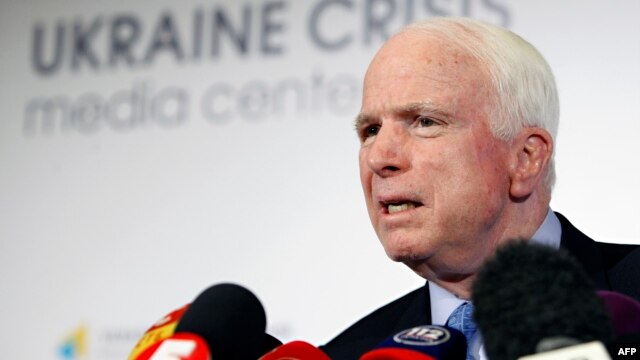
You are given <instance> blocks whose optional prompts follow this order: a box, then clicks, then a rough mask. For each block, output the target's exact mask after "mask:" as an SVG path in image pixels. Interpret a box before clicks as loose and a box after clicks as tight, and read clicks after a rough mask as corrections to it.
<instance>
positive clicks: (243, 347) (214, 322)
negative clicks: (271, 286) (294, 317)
mask: <svg viewBox="0 0 640 360" xmlns="http://www.w3.org/2000/svg"><path fill="white" fill-rule="evenodd" d="M265 327H266V316H265V313H264V309H263V307H262V304H261V303H260V301H259V300H258V298H257V297H256V296H255V295H254V294H253V293H251V292H250V291H249V290H247V289H245V288H243V287H241V286H238V285H234V284H219V285H214V286H212V287H210V288H208V289H206V290H205V291H203V292H202V293H201V294H200V295H198V296H197V297H196V299H195V300H194V301H193V302H192V303H191V304H190V305H186V306H184V307H183V308H180V309H178V310H176V311H174V312H173V313H171V314H170V315H169V316H168V317H165V321H164V322H161V323H160V324H156V325H154V326H152V327H151V329H149V330H148V331H147V333H145V335H144V336H143V338H142V339H141V340H140V342H139V343H138V345H136V347H135V348H134V350H133V352H132V354H131V356H130V357H129V359H130V360H147V359H152V360H169V359H171V360H173V359H184V360H207V359H212V360H255V359H257V358H258V357H259V356H260V355H262V354H264V353H265V352H267V351H269V350H271V349H273V348H274V347H276V346H278V345H280V344H281V343H280V342H279V341H278V340H277V339H275V338H274V337H272V336H270V335H268V334H266V333H265ZM159 329H162V331H159Z"/></svg>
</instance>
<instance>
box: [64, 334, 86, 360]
mask: <svg viewBox="0 0 640 360" xmlns="http://www.w3.org/2000/svg"><path fill="white" fill-rule="evenodd" d="M58 355H59V358H60V359H62V360H81V359H85V357H86V355H87V329H86V328H85V327H84V326H80V327H78V328H77V329H76V330H74V331H72V332H71V333H70V334H69V335H67V336H66V338H65V339H64V340H63V341H62V344H60V346H59V347H58Z"/></svg>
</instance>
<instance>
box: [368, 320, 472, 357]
mask: <svg viewBox="0 0 640 360" xmlns="http://www.w3.org/2000/svg"><path fill="white" fill-rule="evenodd" d="M466 354H467V340H466V339H465V337H464V335H463V334H462V333H461V332H460V331H458V330H456V329H452V328H450V327H448V326H439V325H423V326H417V327H414V328H411V329H407V330H404V331H401V332H399V333H397V334H395V335H394V336H392V337H390V338H388V339H387V340H385V341H384V342H382V343H381V344H380V345H378V346H376V348H375V349H373V350H371V351H369V352H367V353H365V354H363V355H362V356H361V357H360V360H410V359H414V360H464V359H466Z"/></svg>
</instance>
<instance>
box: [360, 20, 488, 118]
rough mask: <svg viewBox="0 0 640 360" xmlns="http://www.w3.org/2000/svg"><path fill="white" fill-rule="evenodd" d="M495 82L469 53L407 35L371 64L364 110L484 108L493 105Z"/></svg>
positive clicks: (420, 35) (434, 38)
mask: <svg viewBox="0 0 640 360" xmlns="http://www.w3.org/2000/svg"><path fill="white" fill-rule="evenodd" d="M489 79H490V78H489V77H488V76H487V73H486V72H485V71H484V69H483V66H482V65H481V63H480V62H479V61H478V60H477V59H476V58H474V57H472V56H471V55H470V54H469V53H468V52H467V51H466V50H464V49H461V48H459V47H456V46H453V45H452V44H451V43H450V42H447V41H446V40H444V39H442V38H438V37H437V36H435V35H432V34H425V33H423V32H420V31H415V30H409V31H404V32H402V33H399V34H397V35H395V36H394V37H392V38H391V39H389V40H388V41H387V42H386V43H385V44H384V45H383V46H382V48H381V49H380V50H379V51H378V53H377V54H376V56H375V57H374V59H373V60H372V62H371V64H370V65H369V68H368V69H367V73H366V75H365V80H364V89H363V90H364V92H363V99H362V100H363V110H365V111H371V110H373V109H372V107H375V108H378V107H381V106H382V107H386V106H384V103H387V104H386V105H394V106H401V105H404V104H403V103H411V102H425V101H428V102H431V103H435V104H439V105H440V106H442V107H443V108H444V107H447V108H448V107H458V106H461V105H462V104H463V103H465V105H473V106H480V107H483V108H484V105H486V104H488V103H490V102H491V100H490V98H491V94H492V91H491V89H492V86H491V82H490V80H489ZM368 100H371V101H368ZM381 102H382V103H381ZM365 105H366V106H365ZM365 107H366V108H367V109H364V108H365ZM447 110H451V111H453V109H447Z"/></svg>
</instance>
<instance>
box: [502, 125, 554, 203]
mask: <svg viewBox="0 0 640 360" xmlns="http://www.w3.org/2000/svg"><path fill="white" fill-rule="evenodd" d="M512 141H513V142H512V151H513V153H512V156H511V166H510V170H511V187H510V189H509V193H510V195H511V196H512V197H514V198H524V197H527V196H529V195H530V194H531V193H532V192H533V191H535V190H536V189H537V188H539V186H540V185H543V183H544V181H545V176H546V173H547V165H548V164H549V162H550V161H551V154H553V139H552V138H551V134H549V132H548V131H547V130H545V129H542V128H537V127H526V128H524V129H522V131H521V132H520V134H519V135H518V136H516V138H514V139H513V140H512Z"/></svg>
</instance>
